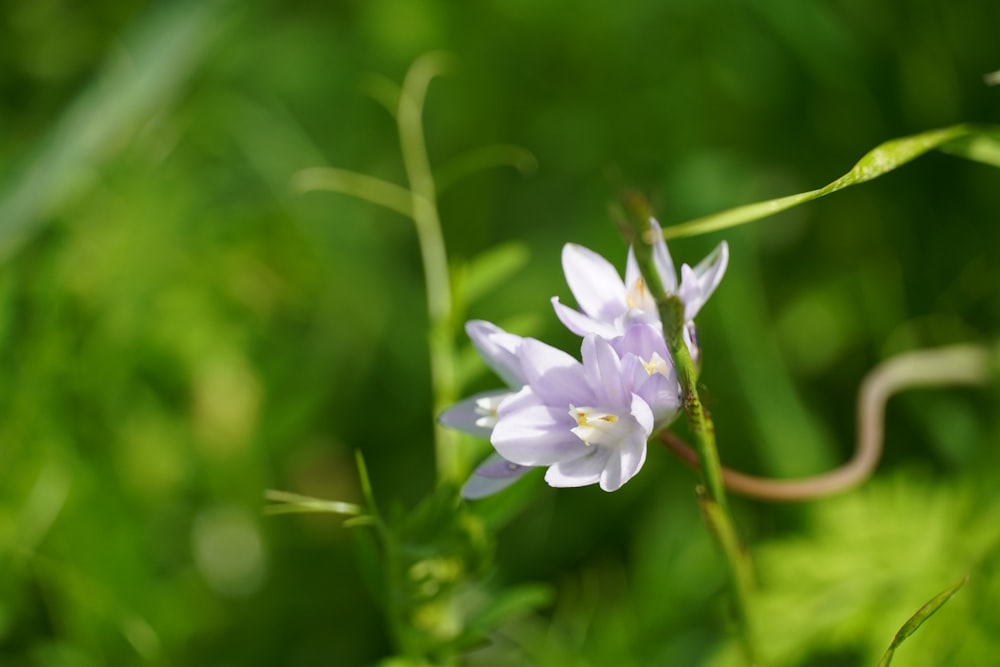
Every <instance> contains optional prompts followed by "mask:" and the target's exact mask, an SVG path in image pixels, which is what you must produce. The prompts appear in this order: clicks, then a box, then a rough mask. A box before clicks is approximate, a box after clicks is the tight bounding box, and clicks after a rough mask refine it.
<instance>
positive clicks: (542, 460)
mask: <svg viewBox="0 0 1000 667" xmlns="http://www.w3.org/2000/svg"><path fill="white" fill-rule="evenodd" d="M581 352H582V356H583V362H582V363H581V362H579V361H577V360H576V359H574V358H573V357H571V356H570V355H568V354H566V353H565V352H562V351H561V350H557V349H555V348H553V347H551V346H549V345H546V344H544V343H541V342H539V341H537V340H534V339H531V338H525V339H524V340H523V341H522V342H521V345H520V348H519V354H518V356H519V357H520V359H521V369H522V371H523V373H524V378H525V380H526V384H525V386H524V387H522V388H521V390H520V391H518V392H517V393H516V394H514V395H513V396H511V397H509V398H507V399H506V400H504V401H503V402H502V403H501V404H500V407H499V409H498V410H497V423H496V426H495V427H494V429H493V435H492V436H491V437H490V441H491V442H492V443H493V446H494V447H495V448H496V450H497V452H498V453H499V454H500V456H502V457H503V458H504V459H506V460H507V461H510V462H511V463H515V464H518V465H522V466H545V467H547V468H548V470H547V471H546V473H545V481H546V482H548V483H549V484H550V485H552V486H559V487H571V486H586V485H588V484H599V485H600V486H601V488H602V489H604V490H605V491H615V490H617V489H619V488H620V487H621V486H622V485H623V484H624V483H625V482H627V481H628V480H630V479H631V478H632V477H633V476H634V475H635V474H636V473H637V472H639V469H640V468H642V465H643V463H644V462H645V460H646V441H647V440H648V439H649V437H650V436H651V435H652V434H653V432H654V427H655V425H656V422H657V421H658V420H657V418H656V415H655V412H657V411H662V412H664V413H666V412H672V413H676V409H677V400H676V397H677V395H678V393H679V392H676V391H675V392H674V393H673V398H671V399H670V402H671V403H672V406H671V407H670V408H664V407H663V406H651V405H650V403H649V402H648V401H647V399H646V398H644V397H643V396H642V395H641V394H640V392H643V391H644V389H643V388H644V387H647V385H649V386H648V387H647V389H646V390H645V391H644V393H646V394H647V396H649V397H650V399H651V400H653V401H654V402H655V401H656V400H657V397H660V396H661V393H660V392H659V391H657V390H655V389H656V387H654V386H653V385H652V384H650V383H649V380H650V378H652V377H653V376H654V375H662V373H660V372H659V371H660V370H662V369H663V368H662V367H660V366H659V365H658V364H659V362H658V361H653V362H652V363H650V362H649V361H648V360H646V362H645V363H647V364H650V365H649V367H648V368H647V367H646V366H644V360H642V359H641V358H640V357H639V356H637V355H636V354H634V353H633V352H631V351H626V352H625V353H624V355H620V354H619V352H618V351H616V350H615V348H614V347H612V345H611V344H610V343H609V342H608V341H606V340H604V339H603V338H601V337H599V336H595V335H588V336H586V337H585V338H584V340H583V345H582V349H581ZM664 362H665V360H664ZM664 377H667V376H664ZM674 384H676V380H674Z"/></svg>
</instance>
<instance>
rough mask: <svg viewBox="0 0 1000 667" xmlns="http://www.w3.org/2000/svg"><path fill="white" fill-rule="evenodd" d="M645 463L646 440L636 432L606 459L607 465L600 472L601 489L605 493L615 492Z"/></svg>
mask: <svg viewBox="0 0 1000 667" xmlns="http://www.w3.org/2000/svg"><path fill="white" fill-rule="evenodd" d="M645 462H646V439H645V437H643V435H642V433H641V432H640V431H638V430H637V431H635V432H633V434H632V436H631V437H629V438H628V439H627V440H625V441H624V442H622V443H621V445H620V447H619V449H618V451H616V452H615V453H613V454H612V455H611V456H610V457H609V458H608V461H607V465H606V466H605V467H604V470H602V471H601V479H600V483H601V488H602V489H604V490H605V491H617V490H618V489H620V488H621V487H622V485H623V484H625V482H627V481H629V480H630V479H632V478H633V477H635V474H636V473H637V472H639V470H640V469H641V468H642V465H643V463H645Z"/></svg>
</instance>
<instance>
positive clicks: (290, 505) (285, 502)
mask: <svg viewBox="0 0 1000 667" xmlns="http://www.w3.org/2000/svg"><path fill="white" fill-rule="evenodd" d="M264 497H265V498H266V499H267V500H270V501H272V502H274V503H278V504H275V505H265V506H264V514H269V515H274V514H302V513H312V512H325V513H328V514H346V515H348V516H353V517H359V515H361V513H362V512H364V508H363V507H361V506H360V505H355V504H354V503H345V502H341V501H339V500H323V499H321V498H313V497H312V496H303V495H300V494H298V493H289V492H288V491H278V490H276V489H268V490H267V491H265V492H264Z"/></svg>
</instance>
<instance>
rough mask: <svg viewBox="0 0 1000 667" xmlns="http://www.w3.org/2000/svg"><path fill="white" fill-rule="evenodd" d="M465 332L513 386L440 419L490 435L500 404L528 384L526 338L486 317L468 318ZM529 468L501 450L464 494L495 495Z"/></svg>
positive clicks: (458, 405)
mask: <svg viewBox="0 0 1000 667" xmlns="http://www.w3.org/2000/svg"><path fill="white" fill-rule="evenodd" d="M465 332H466V333H467V334H468V336H469V339H470V340H472V344H473V346H475V348H476V351H478V352H479V356H480V357H482V358H483V361H485V362H486V364H487V365H488V366H489V367H490V368H491V369H493V371H494V372H495V373H496V374H497V375H498V376H500V378H501V379H502V380H503V381H504V382H506V383H507V385H508V387H509V389H497V390H493V391H484V392H481V393H479V394H474V395H473V396H470V397H469V398H466V399H464V400H462V401H460V402H458V403H456V404H455V405H453V406H452V407H450V408H448V409H447V410H445V411H444V412H443V413H441V415H440V416H439V417H438V421H439V422H440V423H441V424H443V425H444V426H448V427H450V428H454V429H457V430H459V431H463V432H465V433H469V434H471V435H475V436H478V437H481V438H489V437H490V434H491V433H492V432H493V427H494V425H495V424H496V421H497V408H498V407H499V406H500V404H501V403H502V402H503V401H504V399H506V398H507V397H509V396H513V395H514V393H515V391H516V390H517V389H519V388H521V387H522V386H523V385H524V384H525V379H524V375H523V374H522V372H521V361H520V359H518V357H517V353H518V348H519V347H520V345H521V341H522V340H524V339H523V338H521V337H520V336H516V335H514V334H512V333H508V332H506V331H504V330H503V329H501V328H500V327H498V326H497V325H495V324H492V323H490V322H484V321H482V320H471V321H469V322H467V323H466V324H465ZM529 470H531V468H530V467H528V466H522V465H518V464H516V463H511V462H510V461H507V460H506V459H504V458H503V457H502V456H500V455H499V454H492V455H490V457H489V458H487V459H486V460H485V461H484V462H483V463H482V464H480V465H479V467H477V468H476V470H475V471H474V472H473V473H472V476H471V477H470V478H469V480H468V481H467V482H466V483H465V486H463V487H462V495H463V496H464V497H466V498H470V499H474V498H482V497H484V496H488V495H492V494H494V493H496V492H498V491H501V490H503V489H505V488H507V487H508V486H510V485H511V484H513V483H514V482H516V481H517V480H518V479H520V478H521V477H522V476H523V475H524V474H525V473H526V472H528V471H529Z"/></svg>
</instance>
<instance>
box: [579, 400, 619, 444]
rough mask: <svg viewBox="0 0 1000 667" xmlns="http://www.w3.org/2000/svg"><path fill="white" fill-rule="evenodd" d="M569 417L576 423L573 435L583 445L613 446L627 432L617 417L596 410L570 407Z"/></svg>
mask: <svg viewBox="0 0 1000 667" xmlns="http://www.w3.org/2000/svg"><path fill="white" fill-rule="evenodd" d="M569 415H570V416H571V417H572V418H573V419H574V420H575V421H576V426H575V427H573V429H572V431H573V434H574V435H576V437H578V438H580V440H582V441H583V444H585V445H613V444H616V443H617V442H618V441H620V440H621V439H622V437H623V436H624V435H625V433H626V431H628V425H627V424H625V423H623V422H622V420H621V419H619V417H618V415H615V414H611V413H610V412H605V411H603V410H599V409H597V408H591V407H577V406H575V405H571V406H569Z"/></svg>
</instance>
